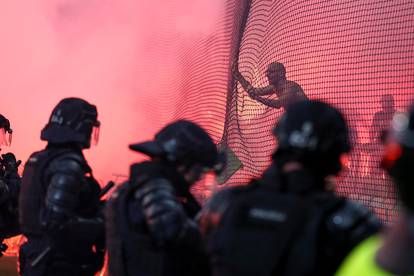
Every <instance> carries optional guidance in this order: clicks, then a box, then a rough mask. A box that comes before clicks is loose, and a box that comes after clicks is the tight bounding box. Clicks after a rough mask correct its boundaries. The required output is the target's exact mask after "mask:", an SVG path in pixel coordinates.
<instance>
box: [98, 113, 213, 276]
mask: <svg viewBox="0 0 414 276" xmlns="http://www.w3.org/2000/svg"><path fill="white" fill-rule="evenodd" d="M131 149H134V150H138V151H141V152H145V153H146V154H148V155H150V156H151V157H156V158H154V159H152V160H151V161H149V162H143V163H139V164H134V165H132V166H131V174H130V178H129V181H128V182H127V183H125V184H123V185H122V186H121V187H120V188H119V189H118V190H117V191H116V192H115V193H114V194H113V196H112V197H111V199H110V201H109V203H108V208H107V216H106V218H107V243H108V253H109V274H110V275H112V276H117V275H124V276H136V275H140V276H150V275H151V276H153V275H159V276H161V275H166V276H167V275H168V276H175V275H176V276H178V275H180V276H186V275H188V276H190V275H200V276H202V275H209V267H208V263H207V258H206V255H205V253H204V249H203V248H202V241H201V235H200V232H199V229H198V226H197V224H196V223H195V222H194V221H193V218H194V217H195V215H196V214H197V212H198V211H199V210H200V206H199V204H198V203H197V201H196V200H195V198H194V197H193V195H192V194H191V193H190V191H189V189H190V186H191V185H192V184H193V182H192V181H196V179H197V177H196V178H194V179H193V180H189V179H188V178H186V177H184V175H185V173H184V172H179V170H178V168H182V169H183V170H184V171H185V170H188V172H191V174H192V175H197V174H198V175H200V174H201V173H202V172H205V170H207V169H212V168H213V166H214V165H215V164H216V162H217V161H218V152H217V149H216V147H215V145H214V143H213V141H212V140H211V138H210V137H209V136H208V134H207V133H206V132H205V131H204V130H203V129H201V128H200V127H199V126H197V125H195V124H193V123H191V122H188V121H178V122H175V123H173V124H171V125H169V126H167V127H166V128H164V129H163V130H161V131H160V132H159V133H158V134H157V136H156V138H155V141H150V142H145V143H141V144H136V145H132V146H131ZM194 166H196V167H194Z"/></svg>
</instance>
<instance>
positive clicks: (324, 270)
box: [200, 101, 380, 276]
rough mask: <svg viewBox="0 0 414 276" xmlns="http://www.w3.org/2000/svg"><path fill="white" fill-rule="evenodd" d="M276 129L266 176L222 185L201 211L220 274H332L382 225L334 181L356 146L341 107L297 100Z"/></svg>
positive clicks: (208, 241) (221, 275)
mask: <svg viewBox="0 0 414 276" xmlns="http://www.w3.org/2000/svg"><path fill="white" fill-rule="evenodd" d="M274 134H275V135H276V138H277V140H278V148H277V150H276V151H275V153H274V154H273V156H272V158H273V162H272V165H271V166H270V167H269V169H268V170H267V171H266V172H265V173H264V174H263V176H262V177H261V178H260V179H257V180H253V181H252V182H251V183H250V184H248V185H246V186H242V187H234V188H229V189H226V190H223V191H221V192H219V193H217V194H216V195H214V196H213V198H212V199H211V201H210V202H208V203H207V204H206V206H205V208H203V211H202V212H201V215H200V226H201V229H202V232H203V234H204V235H205V239H206V244H207V248H208V253H209V255H210V260H211V264H212V267H213V275H215V276H227V275H241V276H243V275H246V276H247V275H255V276H261V275H332V274H333V273H334V271H335V270H336V268H337V266H338V265H339V263H340V262H341V260H342V258H343V257H344V256H345V255H346V254H347V252H348V251H349V250H350V249H351V248H352V247H353V246H354V245H356V244H357V243H358V242H360V241H361V240H362V239H364V238H366V237H367V236H369V235H371V234H372V233H374V232H376V231H377V230H378V228H379V226H380V224H379V222H378V220H377V219H376V218H375V217H374V216H373V215H372V214H371V213H370V212H369V211H368V210H367V209H366V208H364V207H363V206H361V205H359V204H356V203H354V202H351V201H348V200H346V199H344V198H341V197H338V196H336V195H334V194H333V193H332V192H331V191H330V189H329V188H328V186H329V185H328V183H329V182H328V181H327V179H328V177H332V176H335V175H336V174H337V173H339V171H340V170H341V156H343V155H344V154H346V153H347V152H349V151H350V144H349V138H348V129H347V126H346V123H345V120H344V118H343V116H342V114H341V113H340V112H339V111H338V110H336V109H335V108H333V107H331V106H330V105H328V104H325V103H323V102H319V101H301V102H298V103H295V104H292V105H291V106H290V107H288V108H287V111H286V113H285V114H284V115H283V116H282V118H281V119H280V121H279V122H278V124H277V126H276V128H275V129H274Z"/></svg>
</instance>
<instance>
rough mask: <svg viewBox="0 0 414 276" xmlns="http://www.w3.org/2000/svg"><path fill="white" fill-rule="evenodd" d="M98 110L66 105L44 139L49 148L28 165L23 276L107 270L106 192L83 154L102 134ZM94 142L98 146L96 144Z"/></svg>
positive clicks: (22, 201) (75, 101)
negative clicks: (103, 205)
mask: <svg viewBox="0 0 414 276" xmlns="http://www.w3.org/2000/svg"><path fill="white" fill-rule="evenodd" d="M97 116H98V114H97V110H96V107H95V106H94V105H91V104H90V103H88V102H86V101H85V100H83V99H79V98H66V99H63V100H61V101H60V102H59V103H58V104H57V106H56V107H55V108H54V109H53V112H52V114H51V116H50V119H49V122H48V124H47V125H46V126H45V127H44V128H43V130H42V133H41V139H42V140H44V141H47V142H48V144H47V146H46V148H45V149H44V150H41V151H39V152H35V153H33V154H32V155H31V156H30V158H29V160H28V161H27V163H26V165H25V169H24V172H23V178H22V186H21V193H20V197H19V209H20V224H21V228H22V232H23V234H24V235H25V236H26V237H27V242H26V243H25V244H23V245H22V246H21V248H20V272H21V274H22V275H30V276H32V275H68V276H69V275H71V276H73V275H85V276H86V275H94V274H95V273H96V272H97V271H98V270H100V269H101V268H102V264H103V255H104V251H103V245H104V243H103V241H104V225H103V219H102V215H101V210H100V198H99V194H100V187H99V185H98V183H97V181H96V180H95V179H94V177H93V175H92V170H91V168H90V167H89V165H88V163H87V161H86V160H85V157H84V155H83V152H82V151H83V150H84V149H87V148H89V147H90V145H91V142H96V141H94V140H97V138H98V136H97V134H98V130H99V125H100V123H99V121H98V120H97ZM91 140H92V141H91Z"/></svg>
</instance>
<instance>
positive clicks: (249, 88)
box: [232, 61, 275, 98]
mask: <svg viewBox="0 0 414 276" xmlns="http://www.w3.org/2000/svg"><path fill="white" fill-rule="evenodd" d="M232 73H233V77H234V79H235V80H237V81H238V82H239V83H240V85H241V86H242V87H243V89H244V90H245V91H246V92H247V93H248V94H249V96H250V97H251V98H254V97H256V96H265V95H270V94H273V93H274V90H275V89H274V87H273V86H272V85H268V86H266V87H253V85H252V84H251V83H250V82H249V81H248V80H246V78H245V77H243V75H242V74H241V73H240V71H239V64H238V62H237V61H235V62H233V64H232Z"/></svg>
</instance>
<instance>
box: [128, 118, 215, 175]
mask: <svg viewBox="0 0 414 276" xmlns="http://www.w3.org/2000/svg"><path fill="white" fill-rule="evenodd" d="M129 147H130V149H132V150H134V151H139V152H142V153H144V154H146V155H148V156H150V157H160V158H163V159H165V160H167V161H169V162H173V163H181V164H200V165H203V166H205V167H206V168H209V169H215V168H216V166H217V165H218V164H219V162H220V157H219V153H218V150H217V147H216V145H215V144H214V142H213V140H212V139H211V137H210V136H209V135H208V133H207V132H206V131H205V130H204V129H203V128H201V127H200V126H199V125H197V124H195V123H192V122H190V121H186V120H179V121H176V122H174V123H171V124H169V125H167V126H166V127H164V128H163V129H161V131H159V132H158V133H157V134H156V135H155V139H154V140H153V141H148V142H143V143H138V144H133V145H130V146H129Z"/></svg>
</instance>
